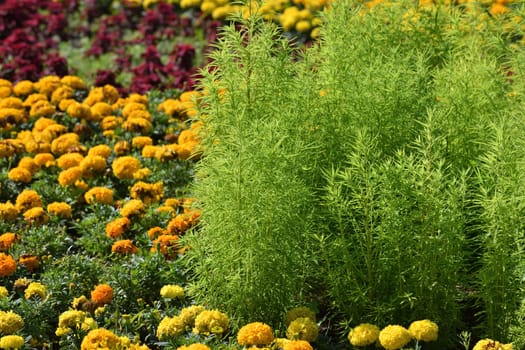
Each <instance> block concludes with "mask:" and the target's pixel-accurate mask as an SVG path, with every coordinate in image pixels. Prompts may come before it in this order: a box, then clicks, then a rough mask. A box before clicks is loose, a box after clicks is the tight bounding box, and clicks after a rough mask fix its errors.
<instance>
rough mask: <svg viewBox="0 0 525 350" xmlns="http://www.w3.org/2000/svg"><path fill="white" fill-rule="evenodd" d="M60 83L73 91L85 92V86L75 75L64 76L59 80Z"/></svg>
mask: <svg viewBox="0 0 525 350" xmlns="http://www.w3.org/2000/svg"><path fill="white" fill-rule="evenodd" d="M60 82H61V83H62V84H64V85H67V86H69V87H71V88H73V89H75V90H85V89H86V84H85V83H84V81H83V80H82V79H81V78H79V77H77V76H75V75H65V76H63V77H62V79H60Z"/></svg>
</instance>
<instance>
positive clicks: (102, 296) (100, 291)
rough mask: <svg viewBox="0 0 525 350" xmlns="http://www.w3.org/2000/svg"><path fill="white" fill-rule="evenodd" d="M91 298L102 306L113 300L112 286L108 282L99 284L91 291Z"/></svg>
mask: <svg viewBox="0 0 525 350" xmlns="http://www.w3.org/2000/svg"><path fill="white" fill-rule="evenodd" d="M91 300H92V301H93V302H95V303H96V304H97V305H99V306H102V305H105V304H109V303H111V301H112V300H113V288H111V286H110V285H109V284H99V285H98V286H96V287H95V289H93V290H92V291H91Z"/></svg>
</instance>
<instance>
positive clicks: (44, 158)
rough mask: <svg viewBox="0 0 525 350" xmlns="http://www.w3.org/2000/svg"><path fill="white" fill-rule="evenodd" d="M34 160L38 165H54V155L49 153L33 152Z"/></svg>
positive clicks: (46, 166)
mask: <svg viewBox="0 0 525 350" xmlns="http://www.w3.org/2000/svg"><path fill="white" fill-rule="evenodd" d="M34 160H35V163H36V164H37V165H38V166H39V167H45V168H48V167H52V166H54V165H55V156H53V155H52V154H51V153H39V154H35V158H34Z"/></svg>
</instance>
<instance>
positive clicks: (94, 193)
mask: <svg viewBox="0 0 525 350" xmlns="http://www.w3.org/2000/svg"><path fill="white" fill-rule="evenodd" d="M84 199H85V200H86V203H88V204H95V203H99V204H107V205H111V204H113V190H112V189H110V188H107V187H93V188H92V189H90V190H89V191H87V192H86V193H84Z"/></svg>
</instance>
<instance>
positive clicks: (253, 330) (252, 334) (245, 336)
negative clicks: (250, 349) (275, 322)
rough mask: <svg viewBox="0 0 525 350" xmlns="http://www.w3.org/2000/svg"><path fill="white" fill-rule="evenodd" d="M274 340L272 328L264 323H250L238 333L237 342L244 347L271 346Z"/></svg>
mask: <svg viewBox="0 0 525 350" xmlns="http://www.w3.org/2000/svg"><path fill="white" fill-rule="evenodd" d="M273 340H274V336H273V333H272V328H271V327H270V326H269V325H267V324H265V323H262V322H252V323H248V324H247V325H244V326H243V327H241V329H239V332H238V333H237V342H238V343H239V344H240V345H243V346H253V345H256V346H261V345H269V344H270V343H271V342H273Z"/></svg>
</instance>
